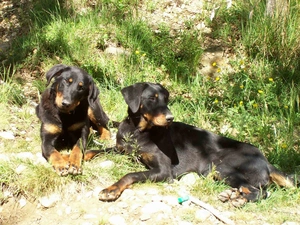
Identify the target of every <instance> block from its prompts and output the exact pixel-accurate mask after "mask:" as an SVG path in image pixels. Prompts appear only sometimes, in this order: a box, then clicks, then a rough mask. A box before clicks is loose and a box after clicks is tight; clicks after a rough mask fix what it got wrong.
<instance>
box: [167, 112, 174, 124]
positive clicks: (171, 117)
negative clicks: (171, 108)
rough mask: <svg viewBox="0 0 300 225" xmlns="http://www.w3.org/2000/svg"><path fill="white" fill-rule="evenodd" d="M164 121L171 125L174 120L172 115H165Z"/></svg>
mask: <svg viewBox="0 0 300 225" xmlns="http://www.w3.org/2000/svg"><path fill="white" fill-rule="evenodd" d="M166 120H167V122H168V123H172V122H173V120H174V116H173V115H172V114H168V115H166Z"/></svg>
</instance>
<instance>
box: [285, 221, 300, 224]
mask: <svg viewBox="0 0 300 225" xmlns="http://www.w3.org/2000/svg"><path fill="white" fill-rule="evenodd" d="M281 225H300V223H297V222H291V221H286V222H284V223H283V224H281Z"/></svg>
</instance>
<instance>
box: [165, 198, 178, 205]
mask: <svg viewBox="0 0 300 225" xmlns="http://www.w3.org/2000/svg"><path fill="white" fill-rule="evenodd" d="M163 202H164V203H166V204H168V205H170V206H177V205H178V198H177V197H174V196H165V197H164V198H163Z"/></svg>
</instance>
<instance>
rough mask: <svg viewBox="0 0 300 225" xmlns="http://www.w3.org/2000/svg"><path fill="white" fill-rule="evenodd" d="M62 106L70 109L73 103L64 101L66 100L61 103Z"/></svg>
mask: <svg viewBox="0 0 300 225" xmlns="http://www.w3.org/2000/svg"><path fill="white" fill-rule="evenodd" d="M61 104H62V106H64V107H69V106H70V105H71V103H70V102H69V101H68V100H66V99H64V100H63V101H62V102H61Z"/></svg>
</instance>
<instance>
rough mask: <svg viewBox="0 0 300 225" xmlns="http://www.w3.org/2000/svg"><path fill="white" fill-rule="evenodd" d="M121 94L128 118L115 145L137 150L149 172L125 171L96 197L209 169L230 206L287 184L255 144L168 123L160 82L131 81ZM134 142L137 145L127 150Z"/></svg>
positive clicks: (108, 198) (111, 197)
mask: <svg viewBox="0 0 300 225" xmlns="http://www.w3.org/2000/svg"><path fill="white" fill-rule="evenodd" d="M122 94H123V97H124V99H125V101H126V103H127V105H128V117H127V118H126V119H125V120H124V121H123V122H122V123H121V124H120V126H119V130H118V133H117V147H118V149H119V150H120V151H124V152H127V153H131V152H132V151H137V154H138V156H139V158H140V160H141V161H142V162H143V163H144V164H145V165H146V166H147V168H148V169H149V170H147V171H144V172H134V173H129V174H127V175H125V176H124V177H122V178H121V179H120V180H119V181H118V182H116V183H115V184H113V185H111V186H110V187H108V188H106V189H104V190H102V191H101V192H100V194H99V199H100V200H103V201H113V200H116V199H117V198H118V197H119V196H120V195H121V193H122V192H123V190H124V189H126V188H127V187H128V186H130V185H131V184H133V183H135V182H143V181H146V180H147V179H148V180H151V181H154V182H155V181H172V179H173V178H176V177H179V176H181V175H183V174H185V173H187V172H197V173H198V174H199V175H204V176H206V175H208V174H209V173H210V172H212V171H215V177H216V179H218V180H224V181H225V182H226V183H227V184H229V185H230V186H231V187H233V188H232V189H231V190H228V191H225V192H223V193H221V195H220V199H221V200H222V201H227V200H230V201H233V202H234V201H235V202H234V203H235V204H234V205H236V206H240V205H243V204H244V203H245V202H247V201H256V200H258V199H259V198H261V197H265V196H266V190H265V188H266V186H267V185H268V184H269V183H270V182H275V183H277V184H278V185H281V186H287V187H290V186H293V182H292V180H290V179H288V178H287V177H286V176H285V175H284V174H283V173H281V172H280V171H278V170H277V169H276V168H275V167H274V166H272V165H271V164H270V163H269V162H268V161H267V159H266V158H265V157H264V156H263V154H262V153H261V152H260V151H259V150H258V149H257V148H256V147H254V146H252V145H250V144H247V143H242V142H239V141H236V140H232V139H229V138H226V137H221V136H218V135H216V134H213V133H211V132H209V131H206V130H202V129H199V128H197V127H194V126H190V125H187V124H184V123H180V122H173V115H172V113H171V112H170V110H169V109H168V107H167V103H168V97H169V93H168V91H167V90H166V89H165V88H164V87H162V86H161V85H160V84H153V83H137V84H134V85H132V86H129V87H126V88H124V89H122ZM128 139H131V141H128ZM134 142H137V144H138V149H133V147H132V146H134ZM135 146H136V144H135Z"/></svg>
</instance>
